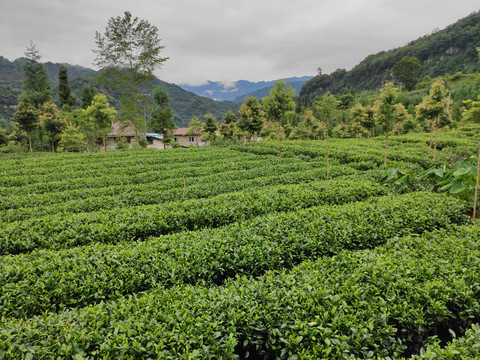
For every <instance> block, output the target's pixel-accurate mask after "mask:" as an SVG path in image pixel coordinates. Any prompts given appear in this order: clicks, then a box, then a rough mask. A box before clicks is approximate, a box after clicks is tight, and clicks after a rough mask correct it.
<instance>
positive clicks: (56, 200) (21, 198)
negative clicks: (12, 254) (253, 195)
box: [0, 162, 358, 222]
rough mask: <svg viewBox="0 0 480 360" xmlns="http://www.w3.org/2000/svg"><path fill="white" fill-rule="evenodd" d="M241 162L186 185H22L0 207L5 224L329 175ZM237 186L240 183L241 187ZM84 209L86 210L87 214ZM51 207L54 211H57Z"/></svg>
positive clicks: (314, 168) (175, 180)
mask: <svg viewBox="0 0 480 360" xmlns="http://www.w3.org/2000/svg"><path fill="white" fill-rule="evenodd" d="M239 164H241V165H236V164H235V163H232V164H230V167H229V168H224V169H222V170H221V171H220V170H219V169H218V168H217V167H216V166H212V167H208V166H205V168H206V169H207V170H205V173H203V174H198V173H197V174H190V175H188V176H185V183H184V179H183V175H182V174H172V175H171V176H169V177H168V178H162V179H155V177H156V176H158V175H159V174H161V172H160V171H159V172H156V173H155V174H154V175H153V176H154V178H152V179H148V180H146V179H144V181H146V182H138V183H135V182H134V181H133V180H131V179H128V178H127V177H124V183H123V184H122V183H121V181H120V184H117V185H112V184H110V185H108V186H106V187H91V188H89V187H82V186H78V188H77V189H74V190H73V189H72V190H61V189H57V190H54V189H55V187H54V185H52V191H51V192H46V193H35V192H33V193H32V192H29V189H28V188H26V187H20V188H18V190H17V191H16V192H17V194H11V195H10V196H5V197H3V198H2V199H0V209H4V210H7V212H6V214H5V217H4V218H5V219H6V220H3V221H4V222H7V221H9V220H8V219H15V218H22V216H27V217H28V214H29V212H30V211H33V210H29V209H32V208H37V210H38V211H39V213H42V212H45V211H50V212H51V211H52V210H46V209H44V208H45V207H46V206H47V205H50V204H54V205H56V206H57V207H59V208H61V207H62V206H63V204H64V203H67V202H68V204H66V206H67V207H72V209H73V211H69V212H81V211H93V210H96V209H100V208H102V206H103V205H102V204H103V202H105V206H103V207H104V208H111V207H112V204H114V205H113V206H122V207H123V206H131V205H135V204H138V205H140V204H152V203H159V202H164V201H171V200H172V195H171V193H172V192H173V193H174V194H175V197H174V198H173V199H175V200H178V199H182V197H183V196H185V197H187V198H193V197H194V196H195V195H199V196H200V197H205V196H202V195H201V194H199V192H198V191H196V189H199V188H202V189H204V192H207V193H214V194H215V193H216V194H219V192H216V191H217V189H219V188H222V187H223V188H226V189H229V188H232V189H233V190H230V191H235V190H240V189H243V188H245V186H249V185H250V183H255V184H257V183H261V181H262V179H265V181H264V182H265V183H267V184H269V183H270V184H274V183H275V182H274V181H275V180H273V179H275V178H277V179H279V180H277V183H281V182H279V181H281V180H282V179H284V178H285V177H287V178H290V179H297V178H298V179H299V180H292V181H290V183H292V182H296V183H299V182H300V181H302V179H308V178H311V177H312V176H317V177H316V178H315V177H313V179H314V180H321V179H324V178H325V176H326V169H325V166H324V164H318V163H314V164H302V163H300V164H299V163H298V162H297V163H293V162H292V163H289V164H278V165H270V166H269V165H265V164H262V163H261V162H258V163H256V162H255V163H253V164H250V165H251V168H248V166H246V165H244V164H243V163H239ZM245 167H246V168H245ZM331 172H332V175H331V177H338V176H342V175H346V174H354V173H357V172H358V171H356V170H355V169H353V168H351V167H349V166H347V165H336V166H332V171H331ZM302 174H305V175H302ZM315 174H316V175H315ZM163 176H164V175H163ZM145 177H148V174H145ZM230 183H233V184H230ZM234 184H236V187H235V186H234ZM238 184H244V185H245V186H242V187H239V186H238ZM184 187H185V189H184ZM22 189H23V191H22ZM184 190H185V193H184ZM178 193H180V195H178ZM169 194H170V195H169ZM85 203H86V205H85ZM115 204H117V205H115ZM25 208H27V209H25ZM83 208H85V210H82V209H83ZM52 209H55V207H52ZM77 209H78V210H77ZM9 210H10V211H9ZM64 210H65V209H62V211H59V212H64ZM23 214H24V215H23Z"/></svg>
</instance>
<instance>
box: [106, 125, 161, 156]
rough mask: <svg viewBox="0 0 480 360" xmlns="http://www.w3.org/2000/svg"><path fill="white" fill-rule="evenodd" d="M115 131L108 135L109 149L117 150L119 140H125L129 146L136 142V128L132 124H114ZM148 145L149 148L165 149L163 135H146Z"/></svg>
mask: <svg viewBox="0 0 480 360" xmlns="http://www.w3.org/2000/svg"><path fill="white" fill-rule="evenodd" d="M112 128H113V130H112V131H111V132H109V133H108V134H107V149H110V150H111V149H115V148H116V147H117V141H118V139H119V138H124V139H125V140H126V141H127V143H128V144H131V143H132V142H133V141H135V137H136V133H135V128H134V127H133V125H132V124H131V123H122V122H120V121H117V122H114V123H112ZM145 137H146V138H147V141H148V145H147V148H151V149H163V135H162V134H156V133H146V134H145Z"/></svg>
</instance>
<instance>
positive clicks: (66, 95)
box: [58, 65, 75, 109]
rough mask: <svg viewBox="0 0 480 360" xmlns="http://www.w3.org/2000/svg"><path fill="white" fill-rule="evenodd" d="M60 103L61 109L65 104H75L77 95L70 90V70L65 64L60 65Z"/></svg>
mask: <svg viewBox="0 0 480 360" xmlns="http://www.w3.org/2000/svg"><path fill="white" fill-rule="evenodd" d="M58 98H59V99H58V103H59V106H60V109H61V108H63V106H64V105H68V106H73V105H74V104H75V97H74V96H73V94H72V91H71V90H70V84H69V83H68V72H67V68H66V67H65V66H63V65H62V66H60V69H59V70H58Z"/></svg>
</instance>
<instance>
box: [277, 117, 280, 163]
mask: <svg viewBox="0 0 480 360" xmlns="http://www.w3.org/2000/svg"><path fill="white" fill-rule="evenodd" d="M279 157H280V121H278V128H277V158H279Z"/></svg>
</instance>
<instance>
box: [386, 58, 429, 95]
mask: <svg viewBox="0 0 480 360" xmlns="http://www.w3.org/2000/svg"><path fill="white" fill-rule="evenodd" d="M421 68H422V65H421V64H420V60H418V59H417V58H416V57H413V56H404V57H403V58H402V59H401V60H400V61H398V62H397V63H396V64H395V65H393V68H392V74H393V76H394V77H395V78H396V79H397V80H398V81H400V82H402V83H403V85H404V86H405V89H406V90H408V91H411V90H413V88H414V87H415V84H416V83H417V80H418V74H419V73H420V69H421Z"/></svg>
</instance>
